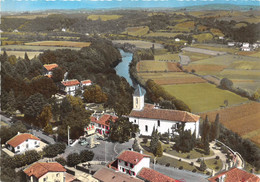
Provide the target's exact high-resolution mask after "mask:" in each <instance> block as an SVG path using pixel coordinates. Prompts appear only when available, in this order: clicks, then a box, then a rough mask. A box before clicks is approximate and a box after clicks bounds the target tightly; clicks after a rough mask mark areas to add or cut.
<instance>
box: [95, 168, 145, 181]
mask: <svg viewBox="0 0 260 182" xmlns="http://www.w3.org/2000/svg"><path fill="white" fill-rule="evenodd" d="M93 177H94V178H96V179H98V180H100V181H102V182H123V181H124V182H142V181H143V180H140V179H138V178H135V177H132V176H129V175H127V174H124V173H120V172H115V171H114V170H113V169H109V168H106V167H102V168H101V169H99V170H98V171H97V172H96V173H95V174H94V175H93Z"/></svg>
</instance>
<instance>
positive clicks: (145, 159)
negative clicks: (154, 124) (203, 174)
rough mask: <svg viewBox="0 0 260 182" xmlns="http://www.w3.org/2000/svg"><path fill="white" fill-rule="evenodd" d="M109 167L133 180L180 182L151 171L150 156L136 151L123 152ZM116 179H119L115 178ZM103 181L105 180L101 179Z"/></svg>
mask: <svg viewBox="0 0 260 182" xmlns="http://www.w3.org/2000/svg"><path fill="white" fill-rule="evenodd" d="M108 167H109V168H111V169H114V171H119V172H120V173H117V174H120V176H122V175H124V176H129V177H132V180H133V179H138V178H139V179H138V180H139V181H140V180H141V181H145V182H164V181H165V182H178V181H177V180H175V179H173V178H170V177H168V176H166V175H164V174H162V173H159V172H157V171H155V170H153V169H150V156H148V155H144V154H142V153H139V152H135V151H130V150H125V151H122V152H121V153H120V154H119V155H118V156H117V158H116V160H115V161H113V162H111V163H110V164H108ZM103 171H108V169H103ZM109 171H111V170H109ZM103 174H104V173H103ZM99 175H100V174H99ZM95 176H97V175H96V174H95V175H94V177H95ZM133 177H134V178H133ZM115 178H118V177H117V176H115ZM99 179H101V178H99ZM113 179H114V178H113ZM118 179H119V178H118ZM101 181H103V180H102V179H101ZM113 181H116V179H114V180H113ZM118 181H121V180H118ZM126 181H128V180H126ZM130 181H131V180H130Z"/></svg>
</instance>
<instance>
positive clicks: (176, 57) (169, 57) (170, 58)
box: [154, 53, 180, 62]
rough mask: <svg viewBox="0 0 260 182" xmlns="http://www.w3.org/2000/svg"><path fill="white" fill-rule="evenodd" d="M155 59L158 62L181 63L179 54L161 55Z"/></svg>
mask: <svg viewBox="0 0 260 182" xmlns="http://www.w3.org/2000/svg"><path fill="white" fill-rule="evenodd" d="M154 59H155V60H156V61H160V60H161V61H164V60H167V61H177V62H180V57H179V54H172V53H166V54H159V55H155V56H154Z"/></svg>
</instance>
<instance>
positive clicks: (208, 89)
mask: <svg viewBox="0 0 260 182" xmlns="http://www.w3.org/2000/svg"><path fill="white" fill-rule="evenodd" d="M162 87H163V88H164V89H165V90H166V91H167V92H169V93H170V94H171V95H172V96H174V97H176V98H177V99H180V100H182V101H184V102H185V103H186V104H187V105H188V106H189V107H190V108H191V111H192V112H193V113H199V112H205V111H210V110H216V109H219V108H220V107H221V106H223V105H224V101H225V100H228V103H229V105H235V104H240V103H243V102H246V101H247V100H248V99H246V98H243V97H241V96H238V95H236V94H234V93H232V92H230V91H227V90H222V89H218V88H216V86H215V85H212V84H209V83H196V84H178V85H162Z"/></svg>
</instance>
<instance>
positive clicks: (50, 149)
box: [43, 143, 66, 157]
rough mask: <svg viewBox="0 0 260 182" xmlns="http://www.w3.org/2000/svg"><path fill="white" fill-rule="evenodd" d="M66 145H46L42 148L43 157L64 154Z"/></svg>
mask: <svg viewBox="0 0 260 182" xmlns="http://www.w3.org/2000/svg"><path fill="white" fill-rule="evenodd" d="M65 149H66V145H65V144H64V143H55V144H51V145H47V146H45V147H44V148H43V151H44V156H45V157H56V156H57V155H58V154H62V153H64V151H65Z"/></svg>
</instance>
